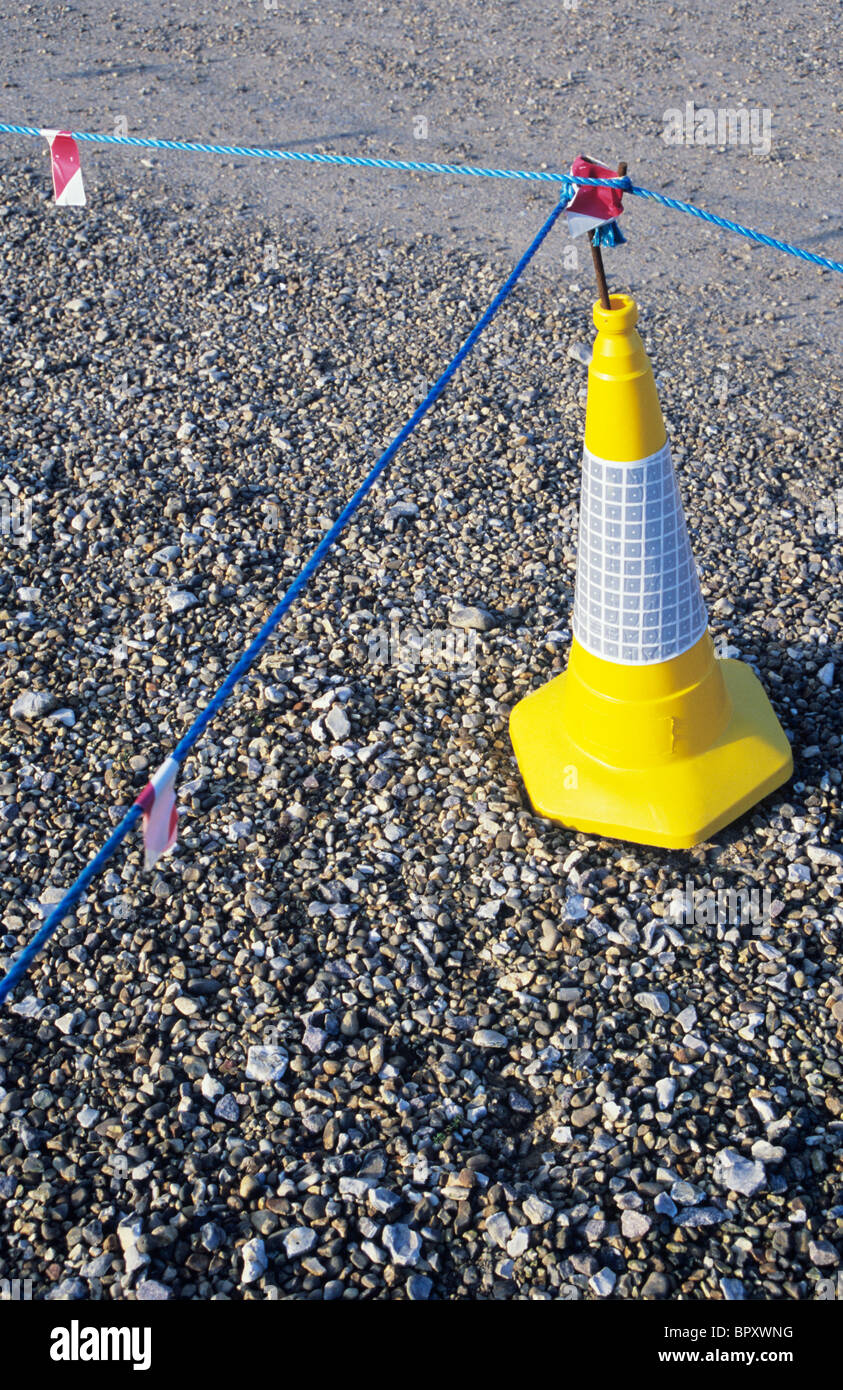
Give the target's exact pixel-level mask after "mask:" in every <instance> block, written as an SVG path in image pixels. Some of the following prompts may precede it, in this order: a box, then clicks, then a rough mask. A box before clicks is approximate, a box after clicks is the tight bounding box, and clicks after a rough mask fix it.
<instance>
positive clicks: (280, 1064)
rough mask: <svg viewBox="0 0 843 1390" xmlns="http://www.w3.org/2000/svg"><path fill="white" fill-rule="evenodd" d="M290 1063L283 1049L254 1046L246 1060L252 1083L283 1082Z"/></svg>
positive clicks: (248, 1075)
mask: <svg viewBox="0 0 843 1390" xmlns="http://www.w3.org/2000/svg"><path fill="white" fill-rule="evenodd" d="M289 1061H290V1058H289V1055H288V1053H287V1052H286V1051H285V1050H284V1048H282V1047H270V1046H260V1045H258V1044H254V1045H253V1046H251V1047H250V1048H249V1051H248V1055H247V1058H246V1075H247V1077H248V1078H249V1080H250V1081H281V1080H282V1079H283V1077H284V1076H285V1074H286V1071H287V1066H288V1064H289Z"/></svg>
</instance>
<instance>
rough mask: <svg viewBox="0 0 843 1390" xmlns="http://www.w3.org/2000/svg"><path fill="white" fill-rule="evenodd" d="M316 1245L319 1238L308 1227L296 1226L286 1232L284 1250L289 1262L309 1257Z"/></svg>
mask: <svg viewBox="0 0 843 1390" xmlns="http://www.w3.org/2000/svg"><path fill="white" fill-rule="evenodd" d="M318 1244H319V1237H318V1235H317V1234H316V1232H315V1231H312V1230H311V1229H310V1227H309V1226H296V1227H294V1229H293V1230H292V1231H288V1232H287V1234H286V1235H285V1237H284V1249H285V1250H286V1252H287V1258H288V1259H290V1260H294V1259H300V1258H301V1256H302V1255H309V1254H310V1252H311V1250H314V1249H315V1248H316V1246H317V1245H318Z"/></svg>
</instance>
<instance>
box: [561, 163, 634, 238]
mask: <svg viewBox="0 0 843 1390" xmlns="http://www.w3.org/2000/svg"><path fill="white" fill-rule="evenodd" d="M571 173H572V174H575V175H576V176H578V177H579V178H581V179H616V178H617V177H618V172H617V170H616V169H608V168H607V167H606V165H605V164H597V163H595V161H594V160H593V159H586V158H585V156H584V155H581V154H578V155H577V157H576V159H575V160H574V162H573V164H572V165H571ZM622 212H623V190H622V189H620V188H594V187H592V186H589V185H588V184H583V185H582V186H581V187H580V188H578V189H577V191H576V193H575V195H574V197H573V199H572V200H571V202H570V203H569V204H568V206H567V207H566V209H565V216H566V218H567V220H568V231H569V232H570V233H571V236H582V234H583V232H590V231H592V230H593V229H594V228H595V227H602V226H603V224H604V222H614V220H615V218H616V217H620V215H621V213H622Z"/></svg>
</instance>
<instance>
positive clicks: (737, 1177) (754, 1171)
mask: <svg viewBox="0 0 843 1390" xmlns="http://www.w3.org/2000/svg"><path fill="white" fill-rule="evenodd" d="M714 1178H715V1181H716V1182H719V1183H720V1184H721V1185H722V1186H723V1187H728V1189H729V1191H730V1192H741V1193H743V1195H744V1196H745V1197H751V1196H752V1195H753V1193H754V1192H758V1190H759V1189H760V1188H762V1187H764V1185H765V1184H766V1181H767V1174H766V1172H765V1171H764V1165H763V1163H759V1162H758V1160H757V1159H749V1158H744V1156H743V1154H740V1153H738V1151H737V1149H732V1148H727V1149H721V1150H720V1152H719V1153H718V1154H717V1155H716V1157H715V1160H714Z"/></svg>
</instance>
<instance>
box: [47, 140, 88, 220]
mask: <svg viewBox="0 0 843 1390" xmlns="http://www.w3.org/2000/svg"><path fill="white" fill-rule="evenodd" d="M41 134H42V135H43V136H44V139H45V140H46V141H47V144H48V145H49V146H50V163H51V164H52V168H53V191H54V193H55V195H56V202H57V203H58V204H60V206H62V207H71V208H83V207H84V206H85V189H84V186H83V184H82V169H81V167H80V164H79V150H78V148H77V145H76V141H75V140H74V138H73V136H72V135H71V133H70V131H69V130H42V131H41Z"/></svg>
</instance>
